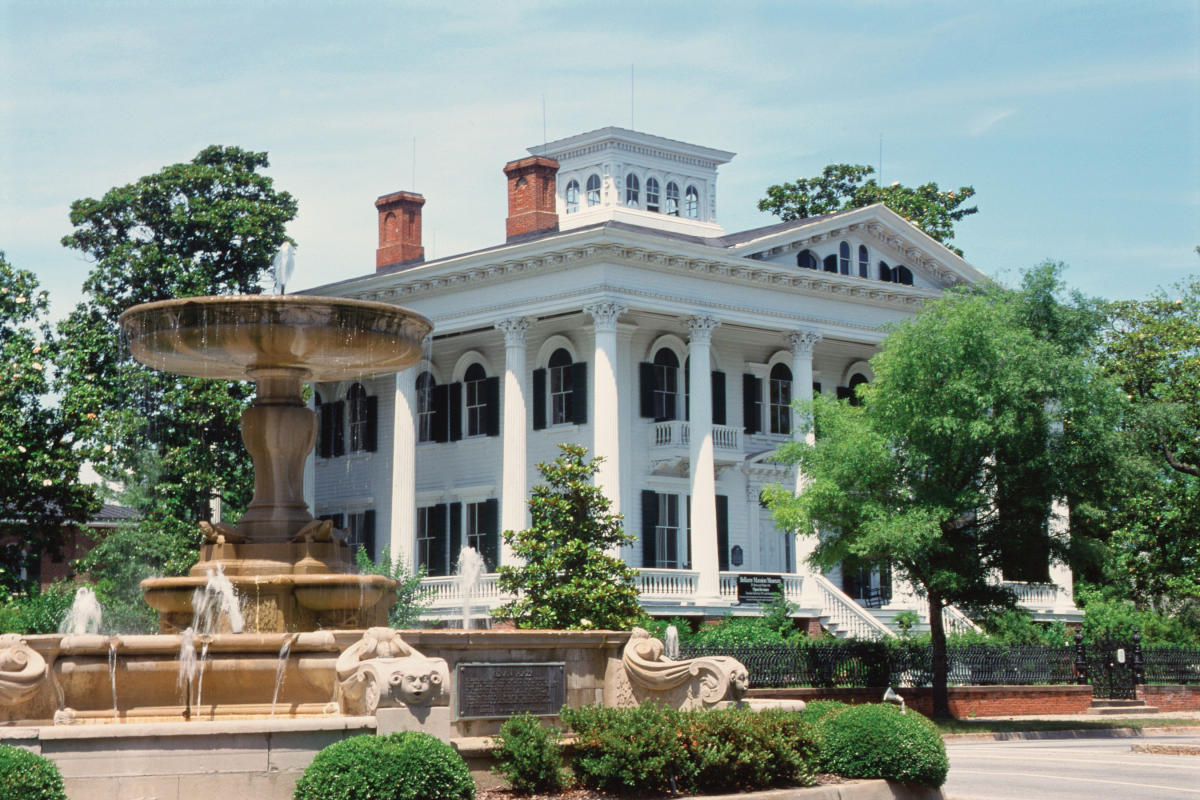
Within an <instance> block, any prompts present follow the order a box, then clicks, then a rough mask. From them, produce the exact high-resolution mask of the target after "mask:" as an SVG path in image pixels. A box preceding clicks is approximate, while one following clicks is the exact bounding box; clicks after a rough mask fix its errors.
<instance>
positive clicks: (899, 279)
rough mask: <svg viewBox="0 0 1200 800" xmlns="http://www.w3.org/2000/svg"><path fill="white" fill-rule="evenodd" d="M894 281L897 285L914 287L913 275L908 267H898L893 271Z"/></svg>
mask: <svg viewBox="0 0 1200 800" xmlns="http://www.w3.org/2000/svg"><path fill="white" fill-rule="evenodd" d="M892 280H894V281H895V282H896V283H903V284H904V285H905V286H912V285H913V274H912V270H910V269H909V268H908V267H906V266H903V265H901V266H898V267H896V269H894V270H893V271H892Z"/></svg>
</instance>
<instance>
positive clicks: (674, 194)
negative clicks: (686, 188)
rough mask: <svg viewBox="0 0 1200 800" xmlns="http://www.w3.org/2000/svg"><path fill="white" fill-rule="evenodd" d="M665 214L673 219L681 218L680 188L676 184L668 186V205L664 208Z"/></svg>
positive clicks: (672, 183)
mask: <svg viewBox="0 0 1200 800" xmlns="http://www.w3.org/2000/svg"><path fill="white" fill-rule="evenodd" d="M663 213H664V214H669V215H670V216H672V217H678V216H679V187H678V186H676V185H675V184H674V182H671V183H668V184H667V204H666V206H665V207H664V208H663Z"/></svg>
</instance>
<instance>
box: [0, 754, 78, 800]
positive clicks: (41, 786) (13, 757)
mask: <svg viewBox="0 0 1200 800" xmlns="http://www.w3.org/2000/svg"><path fill="white" fill-rule="evenodd" d="M0 800H67V792H66V790H65V789H64V788H63V780H62V775H61V774H60V773H59V771H58V767H57V766H55V764H54V762H53V761H51V760H50V759H48V758H45V757H43V756H39V755H38V754H37V753H31V752H29V751H28V750H22V749H21V748H19V747H13V746H11V745H7V744H0Z"/></svg>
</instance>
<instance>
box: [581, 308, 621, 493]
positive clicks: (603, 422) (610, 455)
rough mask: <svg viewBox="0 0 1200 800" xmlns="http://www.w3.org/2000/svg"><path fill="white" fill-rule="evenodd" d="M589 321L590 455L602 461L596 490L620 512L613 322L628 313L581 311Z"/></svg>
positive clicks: (618, 435) (613, 310) (614, 325)
mask: <svg viewBox="0 0 1200 800" xmlns="http://www.w3.org/2000/svg"><path fill="white" fill-rule="evenodd" d="M583 310H584V311H586V312H587V313H588V314H590V315H591V317H592V320H593V325H592V330H593V333H594V336H595V350H594V356H593V359H594V363H595V365H596V366H595V371H596V375H595V380H594V381H593V382H592V383H593V389H592V392H593V394H592V397H593V415H592V455H593V456H594V457H600V458H603V459H604V461H603V462H602V463H601V464H600V469H599V471H598V472H597V473H596V486H598V487H599V488H600V490H601V491H603V492H604V496H605V497H607V498H608V499H609V501H610V502H611V503H612V508H611V510H612V512H613V513H615V514H619V513H620V512H621V437H620V424H621V415H620V403H619V400H618V394H617V318H618V317H620V316H621V315H622V314H624V313H625V312H626V311H628V310H629V309H628V308H626V307H625V306H623V305H621V304H620V303H596V304H594V305H590V306H586V307H585V308H584V309H583Z"/></svg>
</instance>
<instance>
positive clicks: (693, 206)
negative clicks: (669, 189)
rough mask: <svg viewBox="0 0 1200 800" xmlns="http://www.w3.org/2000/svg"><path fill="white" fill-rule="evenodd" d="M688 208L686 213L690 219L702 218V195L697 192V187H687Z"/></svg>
mask: <svg viewBox="0 0 1200 800" xmlns="http://www.w3.org/2000/svg"><path fill="white" fill-rule="evenodd" d="M686 201H687V208H686V211H685V213H686V214H687V217H688V219H699V218H700V193H699V192H697V191H696V187H695V186H689V187H687V197H686Z"/></svg>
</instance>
